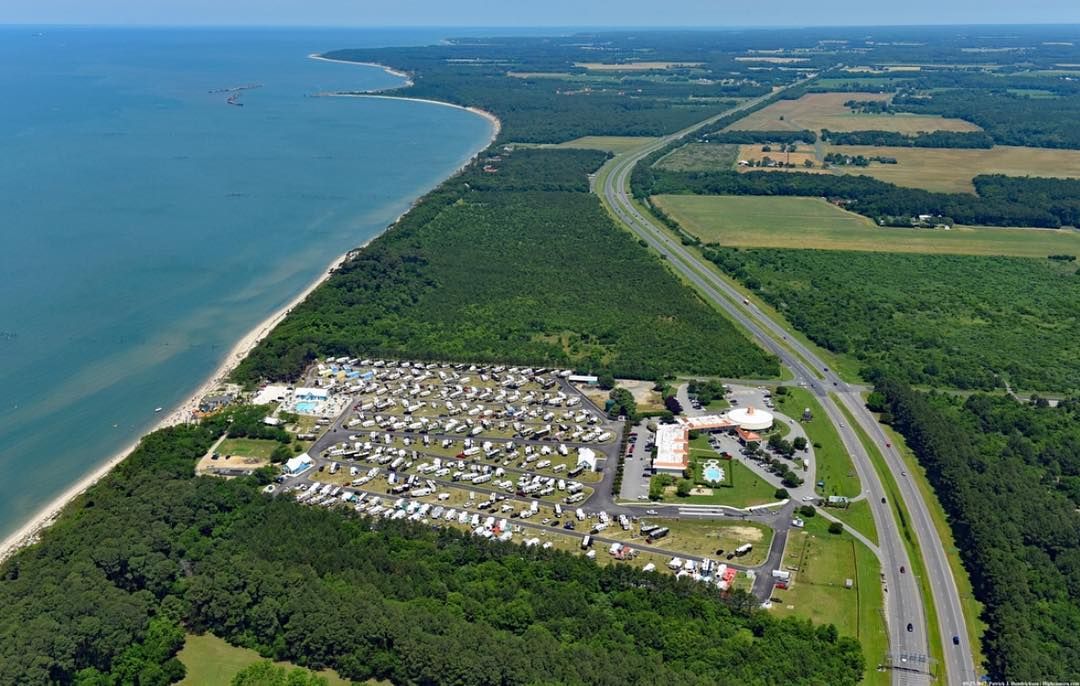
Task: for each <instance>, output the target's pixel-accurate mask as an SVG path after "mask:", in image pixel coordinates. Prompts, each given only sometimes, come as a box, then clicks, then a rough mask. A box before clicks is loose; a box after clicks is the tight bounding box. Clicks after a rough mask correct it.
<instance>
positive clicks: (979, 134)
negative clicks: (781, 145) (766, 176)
mask: <svg viewBox="0 0 1080 686" xmlns="http://www.w3.org/2000/svg"><path fill="white" fill-rule="evenodd" d="M821 138H822V140H824V141H828V142H829V143H832V144H833V145H887V146H893V147H903V148H984V149H988V148H992V147H994V139H993V138H991V137H990V136H989V135H988V134H986V133H985V132H983V131H929V132H920V133H917V134H915V135H911V136H909V135H907V134H903V133H898V132H896V131H875V130H871V131H829V130H828V129H822V131H821Z"/></svg>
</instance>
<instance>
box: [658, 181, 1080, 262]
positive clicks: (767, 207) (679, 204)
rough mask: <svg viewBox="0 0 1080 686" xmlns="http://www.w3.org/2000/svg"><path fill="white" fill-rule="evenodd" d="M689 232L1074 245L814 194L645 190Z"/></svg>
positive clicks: (1019, 247) (1077, 247) (1042, 251)
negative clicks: (885, 216) (888, 224)
mask: <svg viewBox="0 0 1080 686" xmlns="http://www.w3.org/2000/svg"><path fill="white" fill-rule="evenodd" d="M652 201H653V202H654V203H656V204H657V205H658V206H659V207H660V208H661V209H663V210H664V212H666V213H667V214H668V215H669V216H671V217H672V218H674V219H675V220H676V221H678V222H679V224H680V225H681V226H682V227H683V228H684V229H685V230H686V231H687V232H689V233H690V234H692V235H694V236H697V237H698V238H700V239H701V240H702V241H704V242H706V243H716V244H718V245H725V246H730V247H736V248H804V249H821V250H861V251H871V252H910V253H930V254H957V255H1015V256H1018V257H1039V258H1044V257H1046V256H1047V255H1055V254H1068V255H1076V254H1078V253H1080V231H1074V230H1071V229H1059V230H1050V229H1000V228H983V227H979V228H975V227H953V228H952V229H951V230H949V231H945V230H941V229H900V228H885V227H878V226H877V225H875V224H874V223H873V222H872V221H870V220H869V219H867V218H866V217H863V216H861V215H858V214H855V213H853V212H848V211H846V210H843V209H840V208H839V207H836V206H835V205H832V204H830V203H828V202H826V201H824V200H822V199H821V198H795V197H769V196H748V195H742V196H732V195H658V196H654V197H653V198H652Z"/></svg>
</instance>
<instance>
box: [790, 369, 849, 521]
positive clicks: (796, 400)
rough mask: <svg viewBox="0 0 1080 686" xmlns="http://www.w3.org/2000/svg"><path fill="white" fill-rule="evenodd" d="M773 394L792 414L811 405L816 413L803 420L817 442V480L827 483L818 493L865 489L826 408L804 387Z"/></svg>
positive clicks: (839, 493)
mask: <svg viewBox="0 0 1080 686" xmlns="http://www.w3.org/2000/svg"><path fill="white" fill-rule="evenodd" d="M774 397H775V400H776V404H777V408H776V409H778V410H779V411H780V412H783V413H784V414H786V415H787V416H789V417H801V416H802V413H803V410H804V409H806V408H808V407H809V408H810V412H811V413H812V414H813V416H814V418H813V419H811V420H810V421H809V422H802V426H803V429H805V430H806V435H807V436H809V437H810V442H811V443H813V444H814V459H815V460H817V480H818V481H824V482H825V488H817V489H816V490H817V492H818V493H820V494H821V495H823V496H830V495H842V496H846V497H848V498H852V497H854V496H857V495H859V492H860V491H861V490H862V489H861V487H860V485H859V477H858V476H857V475H856V474H855V467H854V466H852V464H851V456H850V455H848V452H847V450H845V449H844V444H843V443H842V442H841V441H840V436H839V434H837V433H836V428H835V427H834V426H833V425H832V422H830V421H829V418H828V417H827V416H826V415H825V410H823V409H821V405H820V404H819V403H818V401H817V399H816V398H814V396H813V395H812V394H811V393H810V392H809V391H807V390H805V389H802V388H789V389H788V392H787V393H786V394H785V395H777V396H774ZM818 446H821V447H818ZM863 533H866V532H865V531H864V532H863Z"/></svg>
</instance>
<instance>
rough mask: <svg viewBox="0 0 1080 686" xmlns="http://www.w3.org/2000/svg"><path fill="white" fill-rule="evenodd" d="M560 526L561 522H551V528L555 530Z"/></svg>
mask: <svg viewBox="0 0 1080 686" xmlns="http://www.w3.org/2000/svg"><path fill="white" fill-rule="evenodd" d="M561 524H562V522H560V521H559V520H557V519H556V520H554V521H553V522H551V526H553V527H555V528H556V529H558V528H559V526H560V525H561Z"/></svg>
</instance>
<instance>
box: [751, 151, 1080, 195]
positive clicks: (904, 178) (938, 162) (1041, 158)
mask: <svg viewBox="0 0 1080 686" xmlns="http://www.w3.org/2000/svg"><path fill="white" fill-rule="evenodd" d="M759 149H760V148H759ZM827 151H828V152H839V153H843V154H845V155H864V156H866V157H872V156H874V155H883V156H885V157H895V158H896V160H897V164H871V165H870V166H869V167H832V170H833V171H835V172H838V173H846V174H865V175H867V176H872V177H874V178H875V179H880V180H882V181H887V182H889V183H895V184H896V185H898V186H910V187H912V188H925V189H926V190H928V191H939V192H945V193H973V192H974V191H975V189H974V187H973V186H972V184H971V179H972V178H974V177H975V176H977V175H979V174H1005V175H1007V176H1054V177H1068V178H1078V177H1080V150H1053V149H1049V148H1027V147H1018V146H1006V145H1001V146H996V147H993V148H990V149H988V150H979V149H962V150H961V149H950V148H894V147H876V146H869V145H830V146H828V148H827ZM773 158H774V159H776V155H775V154H774V155H773ZM793 161H794V160H793ZM799 162H800V163H801V160H799Z"/></svg>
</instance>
